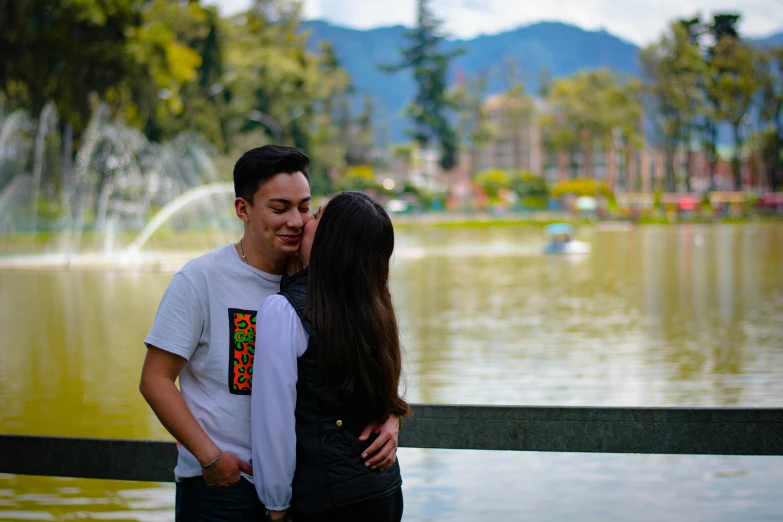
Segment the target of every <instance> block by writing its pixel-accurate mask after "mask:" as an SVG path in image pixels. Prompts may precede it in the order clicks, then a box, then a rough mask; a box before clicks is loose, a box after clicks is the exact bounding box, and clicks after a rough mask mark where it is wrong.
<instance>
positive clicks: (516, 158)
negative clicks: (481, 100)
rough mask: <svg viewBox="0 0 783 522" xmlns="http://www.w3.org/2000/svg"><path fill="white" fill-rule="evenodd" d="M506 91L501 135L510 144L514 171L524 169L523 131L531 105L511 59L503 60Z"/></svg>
mask: <svg viewBox="0 0 783 522" xmlns="http://www.w3.org/2000/svg"><path fill="white" fill-rule="evenodd" d="M503 63H504V71H505V75H504V76H505V78H504V80H505V84H506V91H505V92H504V93H503V95H502V96H503V99H502V104H503V110H502V112H501V114H500V126H501V131H500V132H501V135H503V136H504V137H505V138H507V139H508V140H509V141H510V142H511V153H512V159H513V161H512V165H513V168H514V169H515V170H520V169H522V168H526V167H527V166H526V165H523V162H522V140H523V138H524V136H523V129H525V128H526V127H527V128H529V125H528V124H529V123H530V120H531V118H532V115H533V103H532V101H531V100H530V98H529V97H528V96H526V95H525V84H524V83H522V81H520V79H519V67H518V66H517V63H516V62H515V61H514V59H513V58H511V57H509V56H507V57H505V58H504V60H503Z"/></svg>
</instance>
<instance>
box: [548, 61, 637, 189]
mask: <svg viewBox="0 0 783 522" xmlns="http://www.w3.org/2000/svg"><path fill="white" fill-rule="evenodd" d="M641 90H642V87H641V83H640V82H639V81H638V80H636V79H629V80H625V81H622V80H620V79H619V78H618V77H617V76H615V74H614V73H612V72H611V71H608V70H606V69H600V70H597V71H585V72H582V73H578V74H576V75H574V76H573V77H570V78H561V79H558V80H555V81H554V82H552V84H551V86H550V89H549V92H548V96H547V102H548V104H549V107H550V109H549V111H548V112H547V113H546V114H544V115H543V116H542V117H541V119H540V125H541V130H542V134H543V136H542V141H543V145H544V149H545V150H547V151H548V152H549V153H557V152H562V153H567V154H569V155H572V154H574V153H576V152H577V151H580V150H581V152H582V154H583V157H584V161H583V165H584V169H583V170H584V172H583V174H584V175H585V176H587V177H592V176H593V153H594V151H595V150H596V149H598V150H602V151H606V150H609V149H610V148H611V147H614V146H615V143H616V141H617V137H618V136H619V139H620V142H621V143H623V144H624V145H625V146H628V147H638V146H639V145H640V144H641V134H642V130H641V119H642V118H641V116H642V100H641Z"/></svg>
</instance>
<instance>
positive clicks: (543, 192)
mask: <svg viewBox="0 0 783 522" xmlns="http://www.w3.org/2000/svg"><path fill="white" fill-rule="evenodd" d="M511 189H512V190H513V191H514V192H516V193H517V194H518V195H519V197H520V198H542V199H545V198H547V197H549V187H547V183H546V179H544V177H543V176H537V175H535V174H532V173H530V172H519V173H517V174H516V175H514V176H513V177H512V178H511Z"/></svg>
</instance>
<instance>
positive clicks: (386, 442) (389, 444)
mask: <svg viewBox="0 0 783 522" xmlns="http://www.w3.org/2000/svg"><path fill="white" fill-rule="evenodd" d="M373 433H374V434H376V435H377V436H378V438H376V439H375V440H374V441H373V443H372V444H370V446H369V447H368V448H367V449H366V450H365V451H364V453H362V458H363V459H368V460H367V462H365V463H364V465H365V466H366V467H368V468H372V469H377V470H378V471H385V470H387V469H389V468H390V467H392V465H393V464H394V463H395V462H396V460H397V440H398V438H399V435H400V421H399V419H398V418H397V416H396V415H389V418H388V419H386V422H384V423H383V424H379V423H377V422H372V423H370V424H368V425H367V427H366V428H364V431H363V432H362V434H361V435H359V440H361V441H366V440H368V439H369V438H370V435H371V434H373ZM368 457H370V458H368Z"/></svg>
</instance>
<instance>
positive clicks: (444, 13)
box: [208, 0, 783, 46]
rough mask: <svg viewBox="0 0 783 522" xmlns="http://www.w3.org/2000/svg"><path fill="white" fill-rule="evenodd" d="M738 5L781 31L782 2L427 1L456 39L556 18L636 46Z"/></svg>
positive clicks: (308, 12)
mask: <svg viewBox="0 0 783 522" xmlns="http://www.w3.org/2000/svg"><path fill="white" fill-rule="evenodd" d="M208 2H209V3H212V4H216V5H218V6H219V8H220V11H221V13H223V14H224V15H229V14H233V13H236V12H238V11H241V10H243V9H245V8H247V7H248V6H249V5H250V4H251V0H208ZM303 3H304V17H305V18H306V19H324V20H328V21H330V22H332V23H333V24H336V25H341V26H346V27H353V28H357V29H369V28H373V27H380V26H388V25H396V24H402V25H406V26H410V25H412V24H413V22H414V20H415V18H416V0H304V1H303ZM738 5H741V6H742V8H741V10H740V12H741V13H742V21H741V24H740V30H741V31H742V33H743V34H745V35H747V36H767V35H769V34H772V33H775V32H779V31H783V0H432V6H433V9H434V11H435V13H436V15H437V16H438V17H440V18H441V19H442V20H443V21H444V24H445V29H446V30H447V31H448V32H449V33H450V34H451V35H452V36H455V37H458V38H473V37H475V36H477V35H479V34H482V33H483V34H494V33H499V32H502V31H506V30H510V29H514V28H516V27H519V26H520V25H528V24H531V23H535V22H540V21H560V22H564V23H569V24H573V25H577V26H579V27H582V28H583V29H588V30H599V29H605V30H606V31H608V32H610V33H612V34H614V35H616V36H619V37H621V38H623V39H624V40H627V41H630V42H633V43H635V44H637V45H640V46H641V45H645V44H648V43H650V42H652V41H654V40H656V39H657V38H658V36H659V35H660V34H661V33H662V32H663V31H664V30H665V28H666V25H667V23H668V21H669V20H672V19H674V18H691V17H692V16H694V15H695V14H696V13H699V12H701V13H702V15H708V14H710V13H714V12H717V11H736V10H737V6H738Z"/></svg>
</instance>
